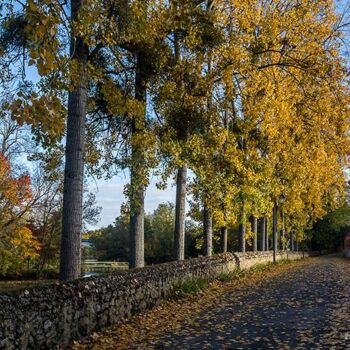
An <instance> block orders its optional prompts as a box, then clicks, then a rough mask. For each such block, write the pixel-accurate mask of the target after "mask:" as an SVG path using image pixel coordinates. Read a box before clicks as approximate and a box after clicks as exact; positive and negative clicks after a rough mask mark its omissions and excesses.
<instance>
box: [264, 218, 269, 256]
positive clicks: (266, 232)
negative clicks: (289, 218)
mask: <svg viewBox="0 0 350 350" xmlns="http://www.w3.org/2000/svg"><path fill="white" fill-rule="evenodd" d="M264 221H265V238H266V244H265V250H266V251H268V250H269V249H270V242H269V218H268V217H265V220H264Z"/></svg>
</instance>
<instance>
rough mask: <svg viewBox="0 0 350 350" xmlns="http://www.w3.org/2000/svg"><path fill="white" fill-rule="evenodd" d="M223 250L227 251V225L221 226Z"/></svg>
mask: <svg viewBox="0 0 350 350" xmlns="http://www.w3.org/2000/svg"><path fill="white" fill-rule="evenodd" d="M221 251H222V252H223V253H226V252H227V227H226V226H223V227H221Z"/></svg>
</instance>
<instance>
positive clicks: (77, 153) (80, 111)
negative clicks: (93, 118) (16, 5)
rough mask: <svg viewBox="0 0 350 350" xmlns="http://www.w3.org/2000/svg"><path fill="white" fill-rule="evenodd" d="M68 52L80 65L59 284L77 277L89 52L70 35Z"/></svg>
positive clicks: (76, 4)
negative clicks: (61, 281) (60, 281)
mask: <svg viewBox="0 0 350 350" xmlns="http://www.w3.org/2000/svg"><path fill="white" fill-rule="evenodd" d="M81 7H82V1H81V0H72V1H71V19H72V21H75V20H76V19H77V17H78V13H79V11H80V9H81ZM70 51H71V52H70V53H71V57H72V59H73V60H75V61H77V62H78V64H79V77H78V79H77V81H76V82H73V84H74V88H73V90H72V91H71V92H69V96H68V117H67V136H66V150H65V169H64V188H63V212H62V234H61V255H60V279H61V280H71V279H75V278H78V277H79V276H80V264H81V230H82V216H83V205H82V203H83V183H84V150H85V117H86V99H87V76H86V64H87V60H88V48H87V46H86V45H85V44H84V42H83V39H82V38H80V37H76V36H74V35H73V34H72V37H71V49H70Z"/></svg>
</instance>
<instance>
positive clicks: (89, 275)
mask: <svg viewBox="0 0 350 350" xmlns="http://www.w3.org/2000/svg"><path fill="white" fill-rule="evenodd" d="M102 274H103V272H96V271H83V278H87V277H92V276H98V275H102Z"/></svg>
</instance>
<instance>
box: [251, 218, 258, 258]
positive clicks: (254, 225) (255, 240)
mask: <svg viewBox="0 0 350 350" xmlns="http://www.w3.org/2000/svg"><path fill="white" fill-rule="evenodd" d="M250 221H251V223H252V231H253V234H254V236H253V251H254V252H257V251H258V220H257V218H256V217H255V216H253V215H252V216H251V218H250Z"/></svg>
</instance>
